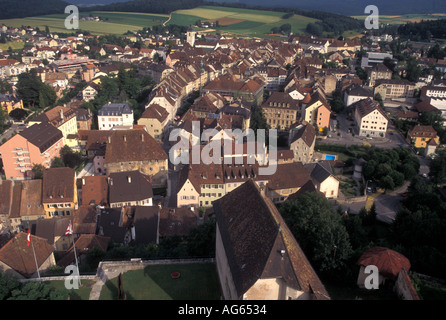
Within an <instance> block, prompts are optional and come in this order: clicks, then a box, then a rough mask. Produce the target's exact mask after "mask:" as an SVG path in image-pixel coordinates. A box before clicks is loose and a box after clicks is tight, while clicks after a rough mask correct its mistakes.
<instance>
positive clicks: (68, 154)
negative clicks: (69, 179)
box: [60, 145, 82, 168]
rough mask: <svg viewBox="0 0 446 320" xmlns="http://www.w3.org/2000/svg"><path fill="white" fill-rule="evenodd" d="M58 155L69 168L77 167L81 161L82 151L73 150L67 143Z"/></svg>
mask: <svg viewBox="0 0 446 320" xmlns="http://www.w3.org/2000/svg"><path fill="white" fill-rule="evenodd" d="M60 156H61V159H62V162H63V163H64V164H65V166H67V167H70V168H77V167H78V166H79V165H80V164H81V163H82V153H81V152H79V151H78V152H74V151H73V150H71V148H70V147H69V146H67V145H65V146H63V147H62V149H61V150H60Z"/></svg>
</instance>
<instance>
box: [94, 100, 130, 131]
mask: <svg viewBox="0 0 446 320" xmlns="http://www.w3.org/2000/svg"><path fill="white" fill-rule="evenodd" d="M133 120H134V118H133V110H132V108H130V106H129V104H128V103H108V104H105V105H104V106H103V107H102V108H101V109H100V110H99V111H98V128H99V130H111V129H112V128H114V127H129V128H132V127H133Z"/></svg>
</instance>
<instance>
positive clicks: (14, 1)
mask: <svg viewBox="0 0 446 320" xmlns="http://www.w3.org/2000/svg"><path fill="white" fill-rule="evenodd" d="M67 5H68V3H66V2H64V1H61V0H33V1H29V0H2V1H1V10H0V19H12V18H24V17H31V16H40V15H45V14H53V13H64V12H65V7H66V6H67Z"/></svg>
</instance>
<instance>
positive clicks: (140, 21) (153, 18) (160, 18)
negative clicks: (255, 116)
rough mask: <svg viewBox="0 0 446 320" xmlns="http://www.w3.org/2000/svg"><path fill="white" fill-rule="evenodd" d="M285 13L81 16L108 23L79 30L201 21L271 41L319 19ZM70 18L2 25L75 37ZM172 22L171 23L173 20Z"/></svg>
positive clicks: (118, 30)
mask: <svg viewBox="0 0 446 320" xmlns="http://www.w3.org/2000/svg"><path fill="white" fill-rule="evenodd" d="M284 14H285V13H284V12H277V11H263V10H251V9H241V8H229V7H218V6H201V7H197V8H193V9H185V10H177V11H174V12H172V14H171V15H168V14H153V13H134V12H106V11H94V12H81V13H80V16H81V17H86V16H89V15H92V16H99V17H101V18H102V19H104V21H98V22H96V21H82V20H80V21H79V29H80V30H84V31H89V32H90V33H91V34H95V35H101V34H123V33H125V32H127V31H135V30H140V29H142V28H143V27H151V26H154V25H161V24H163V23H166V22H167V24H170V25H173V24H175V25H180V26H191V25H194V24H195V23H196V22H197V21H198V20H201V21H202V22H204V21H209V22H216V21H218V24H219V27H217V28H216V29H214V30H213V31H216V32H219V33H221V34H225V35H228V34H229V35H236V36H240V35H246V36H254V37H260V38H263V37H269V35H268V34H269V33H270V31H271V29H272V28H274V27H277V28H278V27H280V26H282V25H283V24H290V26H291V31H292V32H293V33H294V34H302V33H303V32H304V31H305V28H306V26H307V24H308V23H310V22H316V21H318V20H317V19H313V18H308V17H304V16H301V15H293V16H291V17H289V18H287V19H283V18H282V17H283V16H284ZM67 16H68V15H65V14H52V15H44V16H38V17H28V18H23V19H3V20H0V24H5V25H7V26H10V27H21V26H31V27H38V28H39V29H44V28H45V27H46V26H48V27H49V28H50V31H52V32H63V33H71V31H72V30H67V29H66V28H65V25H64V22H65V18H66V17H67ZM169 18H170V19H169Z"/></svg>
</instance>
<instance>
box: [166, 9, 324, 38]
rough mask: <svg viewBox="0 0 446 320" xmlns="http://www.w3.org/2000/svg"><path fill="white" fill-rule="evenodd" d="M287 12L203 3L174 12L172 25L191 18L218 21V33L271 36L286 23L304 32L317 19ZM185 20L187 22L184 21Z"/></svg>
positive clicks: (293, 29)
mask: <svg viewBox="0 0 446 320" xmlns="http://www.w3.org/2000/svg"><path fill="white" fill-rule="evenodd" d="M284 14H285V13H283V12H275V11H263V10H250V9H241V8H227V7H214V6H202V7H198V8H194V9H186V10H177V11H175V12H174V13H173V15H172V20H171V21H169V24H170V23H172V24H180V23H181V22H185V20H186V18H185V17H188V19H189V20H188V21H187V22H189V24H193V23H195V22H196V21H197V20H201V21H203V22H204V21H209V22H215V21H218V23H219V26H220V27H218V28H217V31H218V32H221V33H222V34H237V35H242V34H243V35H248V36H258V37H262V36H265V35H267V34H268V33H269V32H270V30H271V28H274V27H280V26H281V25H283V24H285V23H289V24H290V25H291V30H292V31H293V33H295V34H298V33H302V32H303V31H304V30H305V28H306V26H307V24H308V23H310V22H316V21H318V20H317V19H312V18H308V17H304V16H300V15H293V16H292V17H290V18H288V19H283V18H282V16H283V15H284ZM181 19H183V20H184V21H182V20H181Z"/></svg>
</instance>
